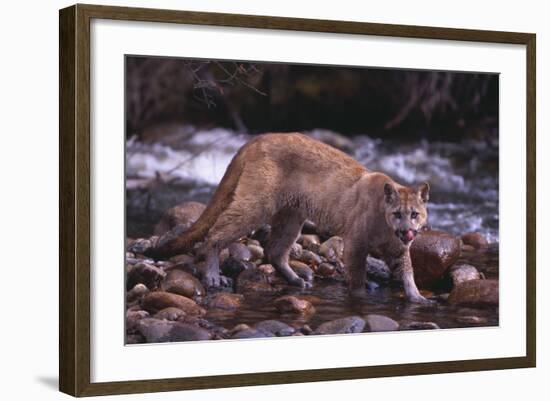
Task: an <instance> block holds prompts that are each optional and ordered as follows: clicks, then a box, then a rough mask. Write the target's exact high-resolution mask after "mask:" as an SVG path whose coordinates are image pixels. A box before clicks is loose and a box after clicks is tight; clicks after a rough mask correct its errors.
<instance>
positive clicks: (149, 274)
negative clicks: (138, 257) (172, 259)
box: [126, 263, 166, 290]
mask: <svg viewBox="0 0 550 401" xmlns="http://www.w3.org/2000/svg"><path fill="white" fill-rule="evenodd" d="M165 276H166V273H164V271H163V270H162V269H160V268H158V267H156V266H155V265H152V264H149V263H138V264H135V265H134V266H133V267H132V268H131V269H130V271H128V273H127V274H126V289H127V290H130V289H131V288H133V287H134V286H135V285H136V284H139V283H141V284H144V285H146V286H147V288H149V289H151V290H152V289H155V288H156V287H158V285H159V284H160V282H161V280H162V279H163V278H164V277H165Z"/></svg>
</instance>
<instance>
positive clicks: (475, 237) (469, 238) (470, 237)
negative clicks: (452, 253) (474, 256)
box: [461, 232, 489, 249]
mask: <svg viewBox="0 0 550 401" xmlns="http://www.w3.org/2000/svg"><path fill="white" fill-rule="evenodd" d="M461 239H462V242H463V243H464V245H469V246H471V247H473V248H474V249H485V248H487V247H488V246H489V242H488V241H487V239H486V238H485V237H484V236H483V234H480V233H476V232H471V233H466V234H464V235H463V236H462V237H461Z"/></svg>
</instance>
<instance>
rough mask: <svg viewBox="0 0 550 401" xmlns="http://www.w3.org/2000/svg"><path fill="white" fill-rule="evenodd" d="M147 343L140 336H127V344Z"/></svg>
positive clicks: (138, 334)
mask: <svg viewBox="0 0 550 401" xmlns="http://www.w3.org/2000/svg"><path fill="white" fill-rule="evenodd" d="M143 343H145V338H144V337H143V336H142V335H141V334H140V333H136V334H126V344H127V345H131V344H143Z"/></svg>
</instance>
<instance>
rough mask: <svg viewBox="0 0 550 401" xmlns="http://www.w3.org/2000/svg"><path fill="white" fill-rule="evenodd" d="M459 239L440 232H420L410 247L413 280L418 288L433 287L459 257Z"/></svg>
mask: <svg viewBox="0 0 550 401" xmlns="http://www.w3.org/2000/svg"><path fill="white" fill-rule="evenodd" d="M460 247H461V243H460V239H459V238H457V237H455V236H453V235H451V234H447V233H444V232H441V231H422V232H421V233H420V234H419V235H418V236H417V237H416V238H415V240H414V241H413V243H412V245H411V260H412V264H413V269H414V279H415V282H416V285H417V286H418V287H420V288H428V287H431V286H433V285H435V284H436V283H437V282H439V280H441V278H442V277H443V275H444V274H445V273H446V271H447V269H448V268H449V267H450V266H451V265H453V264H454V263H455V262H456V261H457V260H458V258H459V256H460Z"/></svg>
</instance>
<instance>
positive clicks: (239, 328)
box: [229, 323, 251, 336]
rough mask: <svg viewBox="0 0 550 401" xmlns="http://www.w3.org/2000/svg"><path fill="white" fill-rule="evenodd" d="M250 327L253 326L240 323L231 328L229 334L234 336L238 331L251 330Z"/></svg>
mask: <svg viewBox="0 0 550 401" xmlns="http://www.w3.org/2000/svg"><path fill="white" fill-rule="evenodd" d="M250 329H251V327H250V326H249V325H248V324H245V323H239V324H237V325H236V326H235V327H233V328H232V329H231V330H229V335H230V336H233V334H235V333H238V332H239V331H243V330H250Z"/></svg>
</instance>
